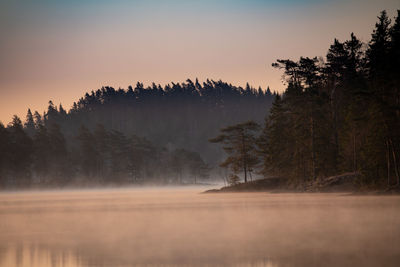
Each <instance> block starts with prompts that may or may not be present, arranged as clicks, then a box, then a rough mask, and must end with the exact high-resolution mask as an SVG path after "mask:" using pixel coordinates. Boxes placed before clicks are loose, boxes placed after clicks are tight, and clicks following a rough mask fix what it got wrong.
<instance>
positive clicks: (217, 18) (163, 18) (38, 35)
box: [0, 0, 400, 124]
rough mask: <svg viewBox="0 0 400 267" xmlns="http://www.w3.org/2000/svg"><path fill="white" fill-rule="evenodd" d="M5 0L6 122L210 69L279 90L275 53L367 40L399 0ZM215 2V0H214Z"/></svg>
mask: <svg viewBox="0 0 400 267" xmlns="http://www.w3.org/2000/svg"><path fill="white" fill-rule="evenodd" d="M14 2H16V1H8V0H6V1H3V2H2V3H1V4H0V36H1V40H0V121H1V122H3V123H4V124H6V123H8V122H9V121H10V120H11V117H12V115H13V114H17V115H19V116H20V117H22V118H23V119H24V117H25V114H26V110H27V109H28V108H31V109H32V110H38V111H39V112H40V113H42V112H43V111H44V110H45V109H46V108H47V102H48V101H49V100H53V102H54V103H55V104H57V105H58V104H59V103H62V104H63V106H64V107H65V108H67V109H69V108H70V107H71V105H72V103H73V102H74V101H77V100H78V99H79V98H80V97H81V96H83V94H84V93H85V92H87V91H91V90H95V89H98V88H100V87H102V86H106V85H110V86H114V87H116V88H118V87H122V88H127V86H128V85H130V84H133V85H134V84H136V82H137V81H141V82H144V84H145V85H150V83H151V82H155V83H160V84H162V85H163V84H166V83H169V82H171V81H174V82H182V81H185V80H186V79H187V78H190V79H192V80H194V79H195V78H196V77H198V78H199V80H200V81H204V80H205V79H207V78H210V79H214V80H219V79H222V80H223V81H226V82H230V83H232V84H234V85H241V86H245V84H246V82H249V83H250V85H252V86H254V87H258V86H261V87H262V88H263V89H265V88H266V87H267V86H270V88H271V89H272V90H277V91H282V90H283V88H284V85H283V84H282V81H281V72H280V71H279V70H275V69H273V68H272V67H271V63H273V62H274V61H275V60H276V59H278V58H291V59H297V58H299V57H300V56H310V57H312V56H324V55H325V54H326V52H327V50H328V48H329V45H330V44H331V43H332V42H333V39H334V38H335V37H337V38H338V39H339V40H341V41H344V40H346V39H347V38H348V37H349V36H350V33H351V32H354V33H355V34H356V36H357V37H359V38H360V39H361V40H363V41H365V42H367V41H368V40H369V38H370V35H371V33H372V29H373V27H374V24H375V21H376V16H377V15H378V14H379V12H380V11H381V10H383V9H386V10H387V11H388V14H389V16H390V17H393V16H394V13H395V11H396V9H398V8H400V4H399V2H398V1H396V0H395V1H393V0H382V1H370V0H366V1H356V0H350V1H344V0H337V1H312V0H309V1H305V0H304V1H293V0H287V1H275V0H270V1H268V0H266V1H260V0H249V1H244V0H232V1H227V0H224V1H211V0H205V1H191V0H188V1H181V0H171V1H157V0H151V1H139V0H137V1H124V0H119V1H109V2H108V1H104V0H101V1H75V0H73V1H68V2H63V1H59V0H57V1H45V0H39V1H35V3H30V2H28V1H22V2H20V3H19V4H17V3H14ZM215 2H218V3H215Z"/></svg>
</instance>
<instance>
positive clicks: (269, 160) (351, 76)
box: [210, 11, 400, 188]
mask: <svg viewBox="0 0 400 267" xmlns="http://www.w3.org/2000/svg"><path fill="white" fill-rule="evenodd" d="M272 66H273V67H276V68H279V69H282V70H283V72H284V79H285V81H286V82H287V88H286V90H285V91H284V93H283V94H281V95H277V96H276V98H275V100H274V102H273V105H272V108H271V109H270V114H269V115H268V116H267V118H266V120H265V124H264V127H263V129H262V131H261V134H260V135H259V136H258V138H255V136H257V126H256V125H255V124H254V122H253V123H251V122H248V123H242V124H238V125H233V126H230V127H226V128H223V129H222V130H221V135H220V136H218V137H217V138H214V139H211V140H210V141H211V142H220V143H222V144H224V149H225V151H226V152H227V153H228V155H229V156H228V158H227V159H226V160H225V161H224V162H223V163H222V164H221V166H226V167H229V168H230V169H231V171H232V173H231V174H230V176H229V177H230V181H231V183H236V182H237V181H238V178H237V175H238V174H241V173H243V174H244V177H245V179H244V180H245V181H246V180H247V178H246V176H247V173H249V172H250V173H251V171H252V170H253V169H255V168H256V169H258V171H259V172H260V173H261V174H263V175H264V176H266V177H268V176H271V175H272V176H280V177H286V178H289V181H290V182H291V184H293V185H298V186H301V185H304V184H306V183H308V182H310V181H315V180H318V179H321V178H324V177H327V176H331V175H337V174H341V173H347V172H353V173H357V174H358V180H357V181H356V182H357V184H358V185H359V186H360V187H364V188H385V187H388V188H390V187H394V186H397V187H398V186H399V184H400V182H399V172H400V11H398V13H397V17H396V18H395V19H394V22H393V23H392V22H391V20H390V19H389V18H388V17H387V13H386V12H385V11H383V12H382V13H381V14H380V16H379V17H378V22H377V23H376V26H375V29H374V30H373V33H372V38H371V40H370V42H369V43H368V44H363V43H362V42H361V41H360V40H359V39H357V37H356V36H355V35H354V34H353V33H352V34H351V35H350V38H349V40H346V41H344V42H340V41H339V40H337V39H335V40H334V42H333V44H332V45H331V46H330V47H329V50H328V53H327V55H326V58H325V59H323V58H318V57H314V58H308V57H300V59H299V60H298V61H293V60H289V59H286V60H277V62H276V63H274V64H273V65H272ZM255 154H258V158H254V155H255Z"/></svg>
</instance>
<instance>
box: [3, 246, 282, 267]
mask: <svg viewBox="0 0 400 267" xmlns="http://www.w3.org/2000/svg"><path fill="white" fill-rule="evenodd" d="M0 255H1V258H0V259H1V261H0V264H1V266H16V267H84V266H114V267H119V266H121V267H122V266H142V264H122V265H121V264H118V263H116V262H113V263H111V262H109V263H106V262H102V260H101V259H85V258H82V257H80V255H79V253H78V252H76V251H74V252H73V251H65V250H60V251H57V250H54V249H51V248H50V249H46V248H45V247H41V246H37V245H33V244H30V245H29V244H19V245H11V246H9V247H8V248H7V249H5V250H4V251H2V252H1V253H0ZM145 266H148V267H150V266H164V267H169V266H176V264H163V263H160V264H145ZM221 266H222V265H221ZM232 266H252V267H276V266H278V265H276V264H274V263H272V262H271V261H270V260H269V259H267V258H266V259H263V260H259V261H249V262H245V263H234V264H232Z"/></svg>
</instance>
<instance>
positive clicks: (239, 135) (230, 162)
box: [209, 121, 260, 183]
mask: <svg viewBox="0 0 400 267" xmlns="http://www.w3.org/2000/svg"><path fill="white" fill-rule="evenodd" d="M259 129H260V126H259V125H258V124H257V123H255V122H254V121H248V122H244V123H239V124H236V125H233V126H228V127H226V128H223V129H221V130H220V131H221V135H219V136H217V137H216V138H212V139H210V140H209V141H210V142H211V143H221V144H222V145H223V149H224V151H225V152H226V153H227V154H228V157H227V158H226V160H225V161H224V162H222V163H221V164H220V166H221V167H225V168H230V169H231V170H232V171H233V173H234V174H238V173H239V172H243V173H244V182H245V183H247V175H248V174H249V173H251V172H252V171H253V169H254V167H255V166H256V165H257V164H258V162H259V159H258V157H257V153H256V147H255V143H256V136H255V133H257V131H258V130H259Z"/></svg>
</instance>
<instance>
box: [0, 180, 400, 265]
mask: <svg viewBox="0 0 400 267" xmlns="http://www.w3.org/2000/svg"><path fill="white" fill-rule="evenodd" d="M204 190H205V188H202V187H181V188H172V187H171V188H136V189H101V190H77V191H73V190H69V191H68V190H63V191H26V192H3V193H0V266H7V267H13V266H21V267H23V266H29V267H36V266H40V267H47V266H74V267H81V266H82V267H83V266H270V267H272V266H274V267H275V266H276V267H278V266H398V264H399V262H400V196H356V195H348V194H338V193H331V194H270V193H217V194H201V192H202V191H204Z"/></svg>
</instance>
